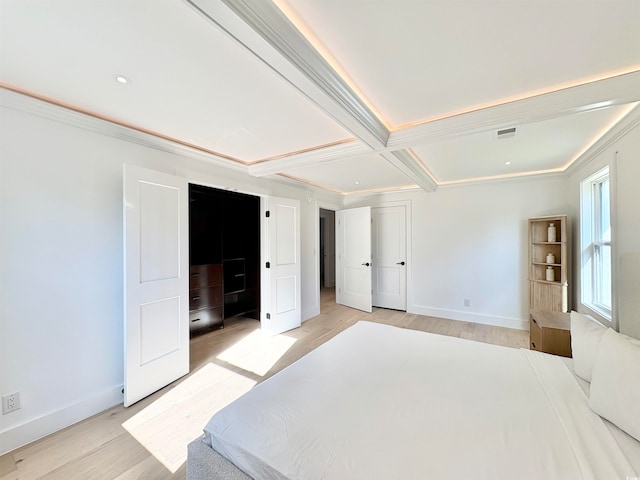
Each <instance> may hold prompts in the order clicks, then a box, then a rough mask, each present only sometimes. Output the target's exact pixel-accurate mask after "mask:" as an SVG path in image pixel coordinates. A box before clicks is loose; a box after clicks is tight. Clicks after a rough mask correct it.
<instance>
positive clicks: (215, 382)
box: [122, 363, 256, 473]
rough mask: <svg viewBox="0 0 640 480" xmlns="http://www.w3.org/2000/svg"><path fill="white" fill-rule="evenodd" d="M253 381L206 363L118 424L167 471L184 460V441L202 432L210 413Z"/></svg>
mask: <svg viewBox="0 0 640 480" xmlns="http://www.w3.org/2000/svg"><path fill="white" fill-rule="evenodd" d="M255 384H256V382H255V381H253V380H251V379H249V378H247V377H245V376H243V375H240V374H238V373H235V372H232V371H231V370H229V369H227V368H224V367H221V366H219V365H215V364H213V363H208V364H206V365H205V366H203V367H202V368H201V369H200V370H198V371H196V372H193V373H192V374H191V375H190V376H189V377H187V378H186V379H185V380H184V381H182V382H181V383H179V384H178V385H176V386H175V387H174V388H172V389H171V390H169V391H168V392H167V393H165V394H164V395H162V396H161V397H160V398H159V399H158V400H156V401H154V402H153V403H152V404H151V405H149V406H148V407H146V408H145V409H144V410H142V411H140V412H139V413H138V414H136V415H134V416H133V417H131V418H130V419H129V420H127V421H126V422H124V423H123V424H122V426H123V427H124V428H125V430H127V432H129V433H130V434H131V435H132V436H133V437H134V438H135V439H136V440H137V441H138V442H140V444H141V445H143V446H144V447H145V448H146V449H147V450H148V451H149V452H150V453H151V454H152V455H153V456H154V457H155V458H157V459H158V461H160V462H161V463H162V464H163V465H164V466H165V467H166V468H167V469H168V470H169V471H170V472H171V473H175V472H176V471H177V470H178V469H179V468H180V466H181V465H182V464H183V463H184V462H185V461H186V460H187V444H189V442H191V441H192V440H194V439H195V438H197V437H198V436H200V435H201V434H202V429H203V428H204V426H205V425H206V423H207V422H208V421H209V419H210V418H211V416H212V415H213V414H214V413H216V412H217V411H218V410H220V409H222V408H223V407H225V406H226V405H228V404H229V403H231V402H232V401H234V400H235V399H237V398H238V397H240V396H241V395H242V394H244V393H246V392H248V391H249V390H251V388H252V387H253V386H254V385H255Z"/></svg>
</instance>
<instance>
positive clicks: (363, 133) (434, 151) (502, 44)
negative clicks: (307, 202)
mask: <svg viewBox="0 0 640 480" xmlns="http://www.w3.org/2000/svg"><path fill="white" fill-rule="evenodd" d="M0 22H1V23H0V32H1V33H0V35H1V37H0V82H1V86H3V87H4V88H5V89H8V90H13V91H15V92H19V93H24V94H27V95H30V96H33V97H36V98H41V99H45V100H47V101H49V102H51V103H54V104H57V105H63V106H67V107H70V108H71V109H73V110H76V111H80V112H83V113H87V114H89V115H92V116H96V117H98V118H103V119H107V120H109V121H111V122H114V123H116V124H120V125H123V126H126V127H130V128H133V129H137V130H139V131H142V132H146V133H151V134H154V135H156V136H158V137H161V138H163V139H165V140H166V139H171V140H175V141H177V142H179V143H181V144H182V145H186V146H188V147H190V148H193V149H195V150H197V151H198V152H199V154H204V155H206V156H209V157H211V158H212V159H217V160H221V161H223V162H228V163H229V165H232V166H234V167H235V168H242V169H245V170H246V171H247V172H248V173H249V174H251V175H255V176H264V177H268V178H277V179H279V180H281V181H285V182H296V183H298V182H302V183H303V184H306V185H308V186H309V188H323V189H326V190H329V191H334V192H339V193H343V194H357V193H360V192H367V191H389V190H398V189H402V188H412V187H414V188H418V187H421V188H424V189H426V190H433V189H435V188H437V186H439V185H447V184H455V183H465V182H474V181H482V180H487V179H495V178H509V177H517V176H523V175H540V174H549V173H558V172H563V171H565V170H566V169H567V168H569V167H570V165H571V164H572V163H573V162H576V161H579V160H580V158H581V157H580V156H581V155H582V154H583V153H584V152H585V151H586V150H587V149H588V148H589V147H590V146H591V145H592V144H593V143H594V142H595V141H597V140H598V139H599V138H600V137H602V136H603V135H604V134H605V133H606V132H607V131H608V130H609V129H610V128H612V127H613V126H614V125H615V124H616V122H618V121H620V120H621V119H622V118H623V117H624V116H625V115H626V114H628V113H629V112H630V111H631V109H632V108H633V107H635V105H636V103H635V102H638V101H640V47H639V46H640V2H638V1H637V0H600V1H599V0H594V1H589V2H584V1H582V0H575V1H573V0H558V1H554V2H549V1H547V0H521V1H517V2H515V1H504V0H503V1H486V0H458V1H430V0H422V1H418V0H377V1H373V0H276V1H275V2H273V3H272V2H271V1H269V0H260V1H257V0H253V1H251V0H190V1H186V0H92V1H87V0H49V1H45V0H41V1H34V0H0ZM116 74H121V75H124V76H126V77H127V78H129V79H130V83H129V84H127V85H122V84H119V83H117V82H116V81H115V79H114V76H115V75H116ZM510 127H516V134H515V136H513V137H511V138H500V139H498V138H497V136H496V131H497V130H499V129H504V128H510ZM507 162H510V163H509V164H507Z"/></svg>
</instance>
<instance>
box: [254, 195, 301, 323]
mask: <svg viewBox="0 0 640 480" xmlns="http://www.w3.org/2000/svg"><path fill="white" fill-rule="evenodd" d="M261 205H262V218H263V228H262V232H263V236H262V252H263V265H262V282H261V283H262V306H261V313H260V321H261V329H262V330H263V331H264V332H265V333H268V334H270V335H275V334H278V333H282V332H286V331H287V330H291V329H293V328H297V327H299V326H300V324H301V318H302V308H301V305H300V295H301V293H300V292H301V289H300V202H299V201H298V200H291V199H288V198H277V197H267V198H263V199H262V203H261ZM267 212H268V215H267ZM267 264H268V265H269V267H268V268H267Z"/></svg>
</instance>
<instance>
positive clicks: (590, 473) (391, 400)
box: [204, 321, 637, 480]
mask: <svg viewBox="0 0 640 480" xmlns="http://www.w3.org/2000/svg"><path fill="white" fill-rule="evenodd" d="M204 430H205V435H206V436H207V437H208V438H207V441H208V442H209V443H210V445H211V446H212V447H213V448H214V449H215V450H216V451H218V452H219V453H221V454H222V455H223V456H224V457H226V458H227V459H229V460H231V461H232V462H233V463H234V464H235V465H237V466H238V467H239V468H240V469H242V470H243V471H244V472H246V473H247V474H249V475H250V476H252V477H253V478H255V479H291V480H293V479H295V480H306V479H308V480H319V479H344V480H347V479H349V480H352V479H367V480H370V479H375V478H384V479H392V478H393V479H396V478H397V479H406V480H410V479H416V480H418V479H420V480H424V479H439V480H445V479H456V480H459V479H462V478H465V479H466V478H469V479H474V480H478V479H487V480H488V479H491V480H499V479H509V480H512V479H516V478H517V479H522V480H527V479H531V480H540V479H546V480H553V479H562V480H571V479H585V480H587V479H594V480H601V479H607V480H614V479H621V480H625V479H626V478H627V477H636V476H637V473H636V472H634V469H633V467H632V466H631V465H630V463H629V461H628V459H627V458H626V457H625V455H624V454H623V452H622V451H621V450H620V448H619V446H618V444H617V443H616V441H615V440H614V438H613V436H612V434H611V432H610V431H609V429H608V428H607V426H606V425H605V423H604V422H603V420H602V419H601V418H600V417H599V416H598V415H596V414H595V413H594V412H592V411H591V410H590V409H589V407H588V403H587V397H586V395H585V393H584V391H583V390H582V389H581V388H580V386H579V385H578V383H577V382H576V380H575V378H574V376H573V374H572V373H571V372H570V371H569V369H568V368H567V367H566V365H565V364H564V363H563V361H562V360H561V359H560V358H559V357H555V356H551V355H547V354H542V353H539V352H533V351H529V350H524V349H520V350H519V349H513V348H507V347H500V346H495V345H488V344H483V343H478V342H472V341H468V340H463V339H459V338H452V337H444V336H440V335H434V334H429V333H424V332H417V331H413V330H406V329H401V328H397V327H392V326H388V325H380V324H375V323H371V322H365V321H361V322H358V323H357V324H356V325H354V326H352V327H350V328H348V329H347V330H345V331H344V332H342V333H340V334H339V335H337V336H336V337H334V338H333V339H331V340H329V341H328V342H326V343H325V344H323V345H321V346H320V347H318V348H317V349H315V350H314V351H312V352H310V353H309V354H307V355H306V356H305V357H303V358H302V359H300V360H299V361H297V362H296V363H294V364H292V365H291V366H289V367H288V368H287V369H285V370H283V371H282V372H280V373H279V374H277V375H275V376H273V377H271V378H270V379H268V380H266V381H265V382H263V383H261V384H259V385H257V386H256V387H254V388H253V389H252V390H251V391H249V392H248V393H246V394H245V395H244V396H242V397H241V398H239V399H238V400H236V401H235V402H233V403H232V404H231V405H229V406H228V407H226V408H224V409H223V410H221V411H219V412H218V413H217V414H215V415H214V416H213V417H212V418H211V420H210V421H209V422H208V424H207V425H206V427H205V429H204Z"/></svg>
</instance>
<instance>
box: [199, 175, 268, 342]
mask: <svg viewBox="0 0 640 480" xmlns="http://www.w3.org/2000/svg"><path fill="white" fill-rule="evenodd" d="M189 267H190V278H189V322H190V323H189V324H190V332H191V336H195V335H199V334H202V333H205V332H209V331H211V330H215V329H218V328H223V327H224V321H225V319H227V318H230V317H233V316H236V315H243V316H245V317H249V318H255V319H259V318H260V199H259V198H258V197H255V196H252V195H246V194H242V193H236V192H229V191H227V190H220V189H217V188H211V187H204V186H201V185H192V184H190V185H189Z"/></svg>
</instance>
